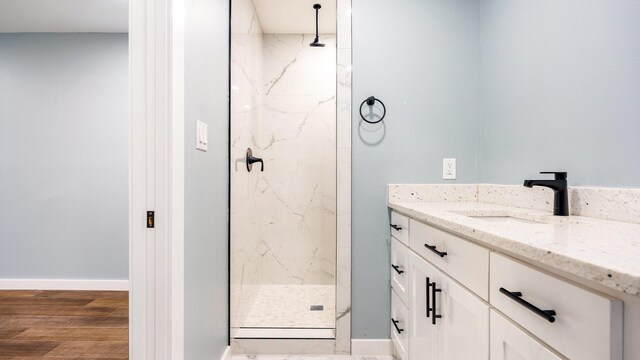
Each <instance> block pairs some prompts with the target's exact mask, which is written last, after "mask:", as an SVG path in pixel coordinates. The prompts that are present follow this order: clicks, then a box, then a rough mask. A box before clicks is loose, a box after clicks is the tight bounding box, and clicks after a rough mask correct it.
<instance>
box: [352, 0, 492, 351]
mask: <svg viewBox="0 0 640 360" xmlns="http://www.w3.org/2000/svg"><path fill="white" fill-rule="evenodd" d="M479 13H480V8H479V3H478V1H476V0H457V1H442V0H405V1H401V2H397V1H384V0H353V102H354V106H353V195H352V198H353V205H352V206H353V209H352V211H353V239H352V244H353V245H352V246H353V255H352V259H353V267H352V269H353V270H352V271H353V275H352V281H353V283H352V289H353V300H352V301H353V303H352V309H353V320H352V326H353V329H352V337H353V338H356V339H358V338H388V337H389V328H390V325H389V324H390V322H389V307H390V288H389V275H390V273H389V221H388V214H387V210H386V199H385V194H386V185H387V184H388V183H439V182H443V180H442V158H444V157H455V158H457V161H458V180H457V182H461V183H471V182H476V181H477V178H478V170H477V169H478V166H477V150H478V148H479V145H478V141H479V136H478V132H479V125H480V92H479V91H480V84H479V79H480V73H479V62H478V59H479V56H480V54H479V51H480V48H479V41H480V38H479V33H478V31H479V27H480V23H479ZM370 95H375V96H376V97H378V98H380V99H382V100H383V101H384V102H385V105H386V106H387V111H388V114H387V117H386V118H385V120H384V128H382V127H379V126H375V125H368V124H364V125H363V124H361V123H360V121H359V119H360V116H359V114H358V106H359V105H360V103H361V102H362V101H363V100H364V99H365V98H366V97H368V96H370Z"/></svg>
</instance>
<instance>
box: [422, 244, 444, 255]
mask: <svg viewBox="0 0 640 360" xmlns="http://www.w3.org/2000/svg"><path fill="white" fill-rule="evenodd" d="M424 247H426V248H427V249H429V250H431V251H433V252H434V253H436V255H438V256H440V257H445V256H447V252H446V251H438V250H436V246H435V245H433V246H432V245H427V244H424Z"/></svg>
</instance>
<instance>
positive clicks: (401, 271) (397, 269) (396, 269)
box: [391, 264, 404, 275]
mask: <svg viewBox="0 0 640 360" xmlns="http://www.w3.org/2000/svg"><path fill="white" fill-rule="evenodd" d="M391 267H392V268H393V270H395V271H396V272H397V273H398V274H399V275H402V273H404V271H403V270H400V266H398V265H393V264H391Z"/></svg>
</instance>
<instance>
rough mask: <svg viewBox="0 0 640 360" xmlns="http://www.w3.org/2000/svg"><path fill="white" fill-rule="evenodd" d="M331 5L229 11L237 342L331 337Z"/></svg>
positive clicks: (293, 0)
mask: <svg viewBox="0 0 640 360" xmlns="http://www.w3.org/2000/svg"><path fill="white" fill-rule="evenodd" d="M333 1H334V2H333V3H330V2H322V3H321V4H315V3H314V2H311V3H308V2H307V1H301V0H290V1H284V0H283V1H279V2H277V4H280V5H279V6H280V7H281V8H277V9H276V8H274V7H273V4H274V2H273V1H268V0H233V2H232V4H233V7H232V32H231V33H232V34H231V129H230V131H231V156H232V159H231V218H230V219H231V244H230V252H231V317H232V319H231V326H232V332H231V336H232V337H233V338H236V339H238V338H249V339H251V338H321V339H322V338H324V339H327V338H334V337H335V326H336V325H335V323H336V290H335V289H336V213H337V212H336V145H337V142H336V132H337V130H336V86H337V84H336V35H335V24H336V5H335V0H333ZM301 3H304V4H301ZM285 4H287V6H284V5H285ZM314 5H315V6H314ZM320 7H322V11H323V17H322V18H321V19H320V22H319V23H318V22H317V20H318V10H319V9H320ZM325 21H326V23H325ZM318 25H319V26H318ZM327 29H330V30H327ZM320 34H321V36H322V44H323V45H324V46H323V47H320V46H317V45H313V46H310V44H313V43H315V44H321V43H320V37H319V36H320ZM261 169H263V171H260V170H261Z"/></svg>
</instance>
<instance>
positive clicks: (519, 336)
mask: <svg viewBox="0 0 640 360" xmlns="http://www.w3.org/2000/svg"><path fill="white" fill-rule="evenodd" d="M489 322H490V324H491V330H490V333H491V340H490V343H491V345H490V346H489V348H490V349H491V358H490V359H491V360H511V359H522V360H562V359H563V358H562V357H560V356H558V355H556V354H554V353H553V351H551V350H549V349H547V348H546V347H545V346H544V345H542V344H541V343H539V342H538V340H536V339H535V338H534V337H532V336H531V335H529V334H527V333H526V332H524V331H522V330H520V329H519V328H518V327H517V326H515V325H514V324H513V323H511V321H509V320H507V319H505V318H504V317H503V316H502V315H500V314H498V313H497V312H496V311H495V310H491V315H490V320H489Z"/></svg>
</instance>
